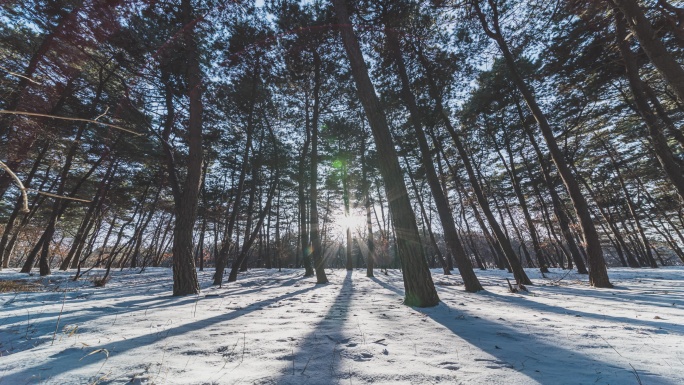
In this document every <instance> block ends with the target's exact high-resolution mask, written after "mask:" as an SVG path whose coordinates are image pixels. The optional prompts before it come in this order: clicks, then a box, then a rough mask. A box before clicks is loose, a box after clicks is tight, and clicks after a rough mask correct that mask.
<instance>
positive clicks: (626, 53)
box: [614, 0, 684, 199]
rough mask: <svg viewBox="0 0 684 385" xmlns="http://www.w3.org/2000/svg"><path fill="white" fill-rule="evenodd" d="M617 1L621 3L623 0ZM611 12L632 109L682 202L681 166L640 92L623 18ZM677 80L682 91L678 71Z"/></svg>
mask: <svg viewBox="0 0 684 385" xmlns="http://www.w3.org/2000/svg"><path fill="white" fill-rule="evenodd" d="M619 1H620V2H625V0H619ZM637 7H638V6H637ZM615 11H616V12H614V13H615V31H616V32H615V39H616V41H617V45H618V48H619V49H620V54H621V55H622V60H623V62H624V65H625V73H626V75H627V80H628V81H629V88H630V90H631V91H632V96H633V97H634V104H635V106H636V109H637V110H638V111H639V114H640V115H641V117H642V118H643V120H644V123H646V127H648V132H649V135H650V138H651V142H652V144H653V150H654V151H655V153H656V157H657V158H658V161H659V162H660V165H661V166H662V168H663V170H664V171H665V173H666V174H667V176H668V178H669V179H670V181H671V182H672V184H673V185H674V186H675V188H676V189H677V192H678V193H679V196H680V197H681V198H682V199H684V173H683V172H682V167H681V166H680V164H678V163H677V160H676V159H675V158H674V155H673V153H672V150H671V149H670V147H669V145H668V143H667V138H666V137H665V135H664V133H663V127H662V125H661V124H660V122H659V120H658V118H657V116H656V115H655V113H654V111H653V110H652V109H651V106H650V105H649V104H648V100H647V96H646V91H645V89H644V82H643V80H641V77H640V76H639V68H638V66H637V64H636V59H635V58H634V53H633V52H632V49H631V48H630V47H629V43H628V41H627V40H626V39H627V37H626V31H625V25H624V24H625V21H624V18H623V15H622V14H621V13H620V12H617V10H615ZM629 17H630V18H631V17H633V16H632V15H629ZM646 22H647V21H646ZM640 39H641V38H640ZM642 48H644V50H645V49H646V48H645V47H643V46H642ZM654 64H655V63H654ZM675 65H676V66H677V67H678V68H679V69H680V70H681V67H679V64H677V63H675ZM681 80H682V87H683V88H682V91H683V92H684V70H683V71H682V79H681ZM682 96H684V93H683V94H681V95H679V98H680V99H682ZM682 100H684V99H682Z"/></svg>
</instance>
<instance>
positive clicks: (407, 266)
mask: <svg viewBox="0 0 684 385" xmlns="http://www.w3.org/2000/svg"><path fill="white" fill-rule="evenodd" d="M332 2H333V5H334V7H335V14H336V17H337V20H338V23H339V29H340V32H341V34H342V40H343V43H344V46H345V50H346V52H347V57H348V59H349V64H350V66H351V70H352V75H353V78H354V81H355V83H356V87H357V92H358V95H359V98H360V99H361V104H362V105H363V108H364V110H365V111H366V117H367V118H368V122H369V123H370V127H371V131H372V132H373V137H374V138H375V145H376V147H377V150H378V155H379V156H378V159H379V168H380V173H381V175H382V177H383V180H384V182H385V190H386V194H387V198H388V201H389V209H390V213H391V216H392V224H393V226H394V229H395V234H396V235H397V244H396V245H397V251H398V255H397V256H398V257H399V260H400V261H401V265H402V274H403V276H404V289H405V298H404V303H405V304H406V305H409V306H419V307H428V306H435V305H437V304H438V303H439V297H438V296H437V291H436V290H435V285H434V283H433V281H432V276H431V275H430V270H429V269H428V266H427V262H426V260H425V254H424V252H423V248H422V246H421V243H420V236H419V234H418V226H417V224H416V218H415V215H414V213H413V210H412V209H411V202H410V201H409V198H408V192H407V190H406V185H405V184H404V181H403V173H402V171H401V167H400V166H399V160H398V158H397V154H396V150H395V148H394V144H393V141H392V135H391V133H390V130H389V125H388V124H387V118H386V116H385V114H384V109H383V106H382V104H381V103H380V100H379V99H378V96H377V94H376V92H375V87H374V86H373V83H372V82H371V80H370V78H369V76H368V70H367V67H366V63H365V61H364V58H363V54H362V52H361V47H360V46H359V42H358V40H357V38H356V36H355V35H354V31H353V28H352V25H351V20H350V18H349V14H348V13H347V6H346V2H345V1H344V0H333V1H332Z"/></svg>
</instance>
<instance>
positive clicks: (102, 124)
mask: <svg viewBox="0 0 684 385" xmlns="http://www.w3.org/2000/svg"><path fill="white" fill-rule="evenodd" d="M0 114H11V115H26V116H39V117H42V118H50V119H61V120H74V121H77V122H86V123H94V124H99V125H101V126H105V127H111V128H115V129H117V130H121V131H125V132H128V133H129V134H133V135H135V136H140V135H142V134H141V133H139V132H135V131H133V130H129V129H127V128H123V127H121V126H117V125H114V124H109V123H104V122H98V121H97V120H93V119H83V118H70V117H67V116H57V115H48V114H40V113H37V112H27V111H8V110H0ZM100 117H102V115H100V116H98V119H99V118H100Z"/></svg>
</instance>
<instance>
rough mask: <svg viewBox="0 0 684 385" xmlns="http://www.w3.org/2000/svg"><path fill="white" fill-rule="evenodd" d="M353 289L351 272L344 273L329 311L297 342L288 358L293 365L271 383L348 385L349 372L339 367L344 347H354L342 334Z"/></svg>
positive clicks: (353, 343) (350, 339) (346, 336)
mask: <svg viewBox="0 0 684 385" xmlns="http://www.w3.org/2000/svg"><path fill="white" fill-rule="evenodd" d="M353 292H354V289H353V285H352V271H347V272H346V276H345V278H344V280H343V281H342V287H341V288H340V291H339V293H338V294H337V296H336V297H335V299H334V300H333V301H332V304H331V305H330V308H329V309H328V311H327V312H326V314H325V315H324V316H323V317H322V319H321V320H320V322H318V323H317V324H316V325H315V326H314V327H313V330H312V331H311V332H309V333H308V334H307V335H306V336H305V337H303V338H301V339H300V341H299V349H298V350H297V351H295V352H294V353H293V356H291V357H288V359H289V361H291V362H294V363H295V365H293V366H292V367H287V368H285V369H284V370H283V373H282V375H281V376H280V377H279V378H277V379H273V380H274V381H275V382H273V383H276V384H280V385H300V384H303V383H309V384H334V383H345V384H347V383H349V381H350V380H349V377H350V376H351V375H352V373H351V372H346V371H344V369H346V368H342V367H341V363H342V359H343V355H344V358H352V359H354V357H347V356H346V355H345V354H346V352H345V351H344V348H345V347H351V346H356V342H352V338H351V337H350V336H348V335H346V334H345V333H344V332H343V326H344V323H345V321H347V320H348V319H349V318H348V317H349V306H350V303H351V297H352V295H353ZM360 358H363V357H362V356H360Z"/></svg>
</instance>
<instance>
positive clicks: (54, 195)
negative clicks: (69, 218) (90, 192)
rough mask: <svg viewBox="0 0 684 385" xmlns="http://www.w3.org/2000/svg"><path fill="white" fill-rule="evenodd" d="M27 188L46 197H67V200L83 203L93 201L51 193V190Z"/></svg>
mask: <svg viewBox="0 0 684 385" xmlns="http://www.w3.org/2000/svg"><path fill="white" fill-rule="evenodd" d="M26 190H29V191H33V192H35V193H36V194H40V195H45V196H46V197H51V198H57V199H67V200H70V201H76V202H83V203H90V202H91V201H89V200H87V199H81V198H72V197H68V196H64V195H57V194H51V193H49V192H45V191H38V190H33V189H30V188H29V189H26Z"/></svg>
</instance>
